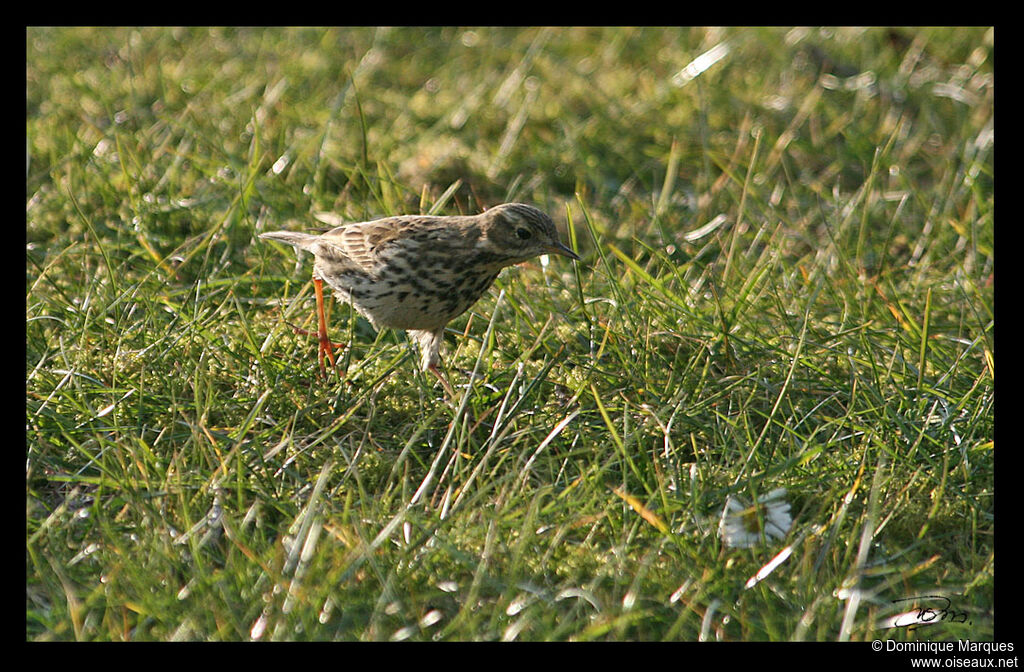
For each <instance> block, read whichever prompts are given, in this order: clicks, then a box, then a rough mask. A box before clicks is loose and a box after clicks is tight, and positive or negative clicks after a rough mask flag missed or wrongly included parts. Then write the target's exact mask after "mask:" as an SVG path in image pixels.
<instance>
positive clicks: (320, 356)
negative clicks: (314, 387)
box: [292, 276, 345, 378]
mask: <svg viewBox="0 0 1024 672" xmlns="http://www.w3.org/2000/svg"><path fill="white" fill-rule="evenodd" d="M313 291H314V292H315V293H316V314H317V330H316V336H317V339H318V340H319V346H318V349H317V361H318V362H320V373H322V374H323V376H324V378H326V377H327V366H326V365H325V364H324V355H326V356H327V359H329V360H331V367H332V368H334V369H337V368H338V363H337V362H336V361H335V359H334V350H335V349H336V348H343V347H345V344H344V343H332V342H331V339H330V338H328V337H327V316H326V315H325V314H324V281H323V280H321V279H320V278H317V277H315V276H314V278H313ZM292 329H294V330H295V333H297V334H303V335H306V336H310V335H311V334H310V332H308V331H306V330H305V329H299V328H298V327H294V326H293V327H292Z"/></svg>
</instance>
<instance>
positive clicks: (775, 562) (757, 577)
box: [745, 546, 793, 588]
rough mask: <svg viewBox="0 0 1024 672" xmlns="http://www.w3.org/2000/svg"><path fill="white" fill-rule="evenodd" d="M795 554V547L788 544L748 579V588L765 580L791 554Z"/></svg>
mask: <svg viewBox="0 0 1024 672" xmlns="http://www.w3.org/2000/svg"><path fill="white" fill-rule="evenodd" d="M792 554H793V547H792V546H786V547H785V548H784V549H782V550H781V551H779V552H778V554H777V555H776V556H775V557H774V558H772V559H771V560H769V561H768V564H767V565H765V566H764V567H762V568H761V569H759V570H757V574H754V575H753V576H752V577H750V578H749V579H748V580H747V585H746V586H745V587H746V588H753V587H754V586H756V585H757V584H758V583H760V582H761V581H763V580H764V579H765V577H767V576H768V575H769V574H771V573H772V572H774V571H775V569H776V568H777V567H778V566H779V565H781V564H782V563H784V562H785V561H786V558H788V557H789V556H790V555H792Z"/></svg>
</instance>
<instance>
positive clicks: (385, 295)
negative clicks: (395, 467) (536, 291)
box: [260, 203, 580, 397]
mask: <svg viewBox="0 0 1024 672" xmlns="http://www.w3.org/2000/svg"><path fill="white" fill-rule="evenodd" d="M260 238H263V239H267V240H275V241H279V242H282V243H285V244H288V245H291V246H293V247H295V248H298V249H302V250H305V251H307V252H311V253H312V254H313V259H314V261H313V288H314V292H315V294H316V305H317V317H318V320H317V322H318V329H317V337H318V339H319V350H318V360H319V363H320V370H321V372H322V373H324V374H325V375H326V367H325V364H324V357H325V356H326V357H327V359H329V360H330V362H331V366H332V367H335V368H336V366H337V364H336V362H335V359H334V354H333V350H334V349H335V348H337V347H341V346H340V345H338V344H335V343H332V342H331V340H330V339H329V338H328V336H327V323H326V319H325V317H324V296H323V284H324V283H327V285H328V286H329V287H330V288H331V289H332V290H333V292H334V294H335V295H336V296H338V297H340V298H341V299H342V300H344V301H346V302H348V303H350V304H352V306H353V307H354V308H355V309H356V310H357V311H358V312H359V313H360V314H361V315H363V316H364V317H365V318H366V319H367V320H368V321H369V322H370V324H371V325H372V326H373V327H374V329H377V330H380V329H381V328H383V327H387V328H391V329H399V330H404V331H406V332H408V334H409V336H410V338H411V339H412V340H413V341H414V342H415V343H416V344H417V345H418V346H419V350H420V366H421V368H422V369H423V370H424V371H430V372H432V373H433V374H434V375H435V376H437V378H438V379H439V380H440V381H441V384H442V385H443V386H444V388H445V391H446V392H448V394H449V396H451V397H454V394H453V391H452V389H451V385H450V384H449V383H448V381H447V380H446V379H445V377H444V376H443V375H442V374H441V372H440V370H439V369H438V364H439V363H440V361H441V358H440V349H441V340H442V335H443V333H444V329H445V326H446V325H447V324H448V323H449V322H451V321H452V320H454V319H455V318H456V317H458V316H459V315H461V314H462V313H464V312H466V311H467V310H468V309H469V308H470V306H472V305H473V304H474V303H476V302H477V300H478V299H479V298H480V297H481V296H483V294H484V292H486V291H487V289H488V288H489V287H490V286H491V283H493V282H494V279H495V278H496V277H498V274H499V273H500V272H501V270H502V269H503V268H505V267H506V266H511V265H514V264H518V263H521V262H524V261H527V260H528V259H532V258H533V257H536V256H538V255H542V254H557V255H561V256H563V257H568V258H569V259H572V260H574V261H579V260H580V257H579V255H578V254H576V253H575V252H574V251H573V250H572V249H571V248H570V247H568V246H567V245H565V244H563V243H562V241H561V240H560V239H559V236H558V231H557V229H556V228H555V224H554V222H553V221H552V220H551V218H550V217H549V216H548V215H547V214H545V213H544V212H543V211H542V210H539V209H538V208H536V207H534V206H532V205H527V204H525V203H503V204H501V205H496V206H494V207H492V208H489V209H487V210H484V211H483V212H481V213H480V214H477V215H450V216H440V215H398V216H393V217H385V218H383V219H376V220H372V221H367V222H358V223H352V224H345V225H342V226H339V227H337V228H334V229H331V230H330V231H327V232H326V233H322V234H319V235H316V234H310V233H300V232H296V231H269V232H266V233H262V234H260Z"/></svg>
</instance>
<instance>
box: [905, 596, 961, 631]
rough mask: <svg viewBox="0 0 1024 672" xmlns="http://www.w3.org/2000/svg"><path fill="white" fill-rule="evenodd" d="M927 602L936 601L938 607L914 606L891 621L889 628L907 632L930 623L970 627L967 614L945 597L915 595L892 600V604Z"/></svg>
mask: <svg viewBox="0 0 1024 672" xmlns="http://www.w3.org/2000/svg"><path fill="white" fill-rule="evenodd" d="M927 600H937V601H938V603H939V604H938V606H936V607H926V606H915V607H914V609H913V610H912V611H908V612H906V613H903V614H900V615H899V616H897V617H895V618H893V619H892V621H891V622H890V625H889V627H892V628H906V629H907V632H910V631H911V630H914V629H916V628H917V627H918V626H921V625H931V624H932V623H942V622H944V621H945V622H949V623H967V624H968V625H971V620H970V619H969V618H968V616H967V612H966V611H964V610H962V609H957V608H955V607H954V606H953V601H952V600H950V599H949V598H948V597H946V596H945V595H916V596H914V597H901V598H899V599H897V600H893V601H892V603H893V604H897V603H899V602H915V603H917V604H921V603H922V602H924V601H927Z"/></svg>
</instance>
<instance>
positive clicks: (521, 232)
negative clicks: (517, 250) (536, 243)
mask: <svg viewBox="0 0 1024 672" xmlns="http://www.w3.org/2000/svg"><path fill="white" fill-rule="evenodd" d="M531 235H533V234H531V233H530V230H529V229H524V228H523V227H521V226H520V227H519V228H518V229H516V236H518V237H519V240H526V239H527V238H529V237H530V236H531Z"/></svg>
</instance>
